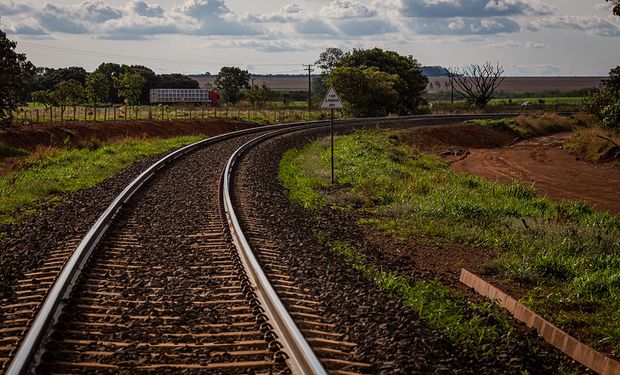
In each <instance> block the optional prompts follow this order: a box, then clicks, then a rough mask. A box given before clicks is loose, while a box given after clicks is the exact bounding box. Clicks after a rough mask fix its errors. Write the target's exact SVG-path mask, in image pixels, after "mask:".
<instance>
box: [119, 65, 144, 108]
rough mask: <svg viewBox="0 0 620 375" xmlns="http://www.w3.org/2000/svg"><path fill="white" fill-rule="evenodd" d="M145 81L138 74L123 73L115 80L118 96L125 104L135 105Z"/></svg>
mask: <svg viewBox="0 0 620 375" xmlns="http://www.w3.org/2000/svg"><path fill="white" fill-rule="evenodd" d="M145 85H146V79H144V77H142V75H140V74H139V73H130V72H127V73H124V74H122V75H121V76H120V78H118V79H117V80H116V87H117V89H118V95H119V96H120V97H121V98H125V101H126V103H127V104H130V105H135V104H137V103H138V100H139V99H140V95H141V94H142V90H143V89H144V86H145Z"/></svg>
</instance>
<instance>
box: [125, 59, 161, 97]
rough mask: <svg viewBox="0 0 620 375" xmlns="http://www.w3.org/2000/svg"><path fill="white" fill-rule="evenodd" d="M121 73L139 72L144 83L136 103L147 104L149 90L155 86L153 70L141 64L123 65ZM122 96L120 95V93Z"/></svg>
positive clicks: (155, 79)
mask: <svg viewBox="0 0 620 375" xmlns="http://www.w3.org/2000/svg"><path fill="white" fill-rule="evenodd" d="M122 67H123V73H134V74H139V75H140V76H141V77H142V79H144V83H143V84H142V88H141V91H140V96H139V97H138V99H137V100H136V103H140V104H148V103H149V102H150V90H151V88H154V87H155V83H156V81H157V77H156V74H155V72H154V71H152V70H151V69H149V68H147V67H146V66H142V65H129V66H127V65H123V66H122ZM121 96H122V95H121Z"/></svg>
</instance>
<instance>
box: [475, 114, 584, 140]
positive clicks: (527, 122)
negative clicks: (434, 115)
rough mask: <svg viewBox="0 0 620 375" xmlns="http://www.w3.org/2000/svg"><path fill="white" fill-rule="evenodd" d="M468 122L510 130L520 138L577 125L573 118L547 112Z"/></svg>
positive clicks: (566, 129)
mask: <svg viewBox="0 0 620 375" xmlns="http://www.w3.org/2000/svg"><path fill="white" fill-rule="evenodd" d="M468 122H470V123H473V124H478V125H481V126H486V127H488V128H491V129H495V130H500V131H511V132H514V133H516V134H518V135H519V136H521V137H522V138H532V137H538V136H542V135H545V134H550V133H555V132H560V131H569V130H572V129H573V128H575V127H576V126H577V122H578V121H577V120H576V119H574V118H569V117H564V116H560V115H558V114H555V113H551V112H547V113H543V114H542V115H538V114H536V115H521V116H518V117H514V118H503V119H475V120H469V121H468Z"/></svg>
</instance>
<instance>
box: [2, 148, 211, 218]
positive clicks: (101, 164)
mask: <svg viewBox="0 0 620 375" xmlns="http://www.w3.org/2000/svg"><path fill="white" fill-rule="evenodd" d="M201 139H204V137H201V136H188V137H178V138H170V139H156V140H132V139H130V140H125V141H123V142H120V143H114V144H109V145H104V146H94V147H91V148H83V149H51V150H48V151H45V152H40V153H37V154H34V155H31V156H30V157H28V159H27V160H26V165H27V166H26V167H24V168H23V169H20V170H18V171H14V172H10V173H8V174H6V175H4V176H2V177H0V224H6V223H11V222H14V221H15V213H16V211H17V210H22V211H24V210H27V207H29V206H30V205H32V204H34V203H37V202H41V201H43V200H45V199H46V198H47V197H49V196H53V195H56V194H60V193H68V192H73V191H77V190H80V189H86V188H90V187H93V186H94V185H96V184H98V183H100V182H102V181H103V180H105V179H106V178H108V177H111V176H112V175H114V174H115V173H117V172H119V171H120V170H122V169H124V168H125V167H127V166H129V165H131V164H132V163H134V162H136V161H138V160H140V159H143V158H146V157H148V156H152V155H156V154H159V153H162V152H165V151H168V150H172V149H175V148H178V147H180V146H184V145H187V144H190V143H194V142H197V141H199V140H201Z"/></svg>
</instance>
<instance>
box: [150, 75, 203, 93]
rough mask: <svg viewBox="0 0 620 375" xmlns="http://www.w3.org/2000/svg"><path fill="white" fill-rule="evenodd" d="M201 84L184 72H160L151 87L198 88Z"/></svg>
mask: <svg viewBox="0 0 620 375" xmlns="http://www.w3.org/2000/svg"><path fill="white" fill-rule="evenodd" d="M199 87H200V84H199V83H198V81H196V80H195V79H192V78H190V77H188V76H186V75H184V74H159V75H157V76H156V77H155V85H154V86H153V87H150V88H151V89H197V88H199Z"/></svg>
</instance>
